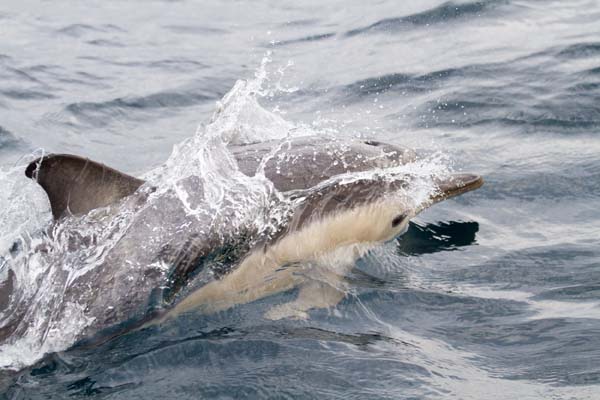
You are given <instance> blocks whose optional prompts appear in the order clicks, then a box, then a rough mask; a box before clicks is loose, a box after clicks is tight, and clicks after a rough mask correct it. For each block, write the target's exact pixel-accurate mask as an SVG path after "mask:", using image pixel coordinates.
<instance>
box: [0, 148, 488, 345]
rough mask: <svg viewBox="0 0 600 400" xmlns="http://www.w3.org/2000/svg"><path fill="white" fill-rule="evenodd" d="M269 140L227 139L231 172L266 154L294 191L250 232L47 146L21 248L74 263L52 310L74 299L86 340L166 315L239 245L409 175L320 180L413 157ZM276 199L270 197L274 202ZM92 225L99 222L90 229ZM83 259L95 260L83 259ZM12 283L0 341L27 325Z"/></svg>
mask: <svg viewBox="0 0 600 400" xmlns="http://www.w3.org/2000/svg"><path fill="white" fill-rule="evenodd" d="M274 148H277V144H276V143H272V142H266V143H260V144H254V145H247V146H230V148H229V150H230V151H231V153H232V154H233V155H234V157H235V159H236V161H237V163H238V166H239V169H240V171H242V172H243V173H244V174H246V175H248V176H253V175H254V174H255V173H256V171H257V168H258V167H259V165H260V163H261V161H262V160H263V158H264V157H265V156H267V155H270V158H269V159H268V161H267V162H266V163H265V164H264V175H265V176H266V178H268V179H269V180H270V181H271V182H272V183H273V186H274V188H275V189H277V190H278V191H279V192H281V193H283V195H284V197H286V198H290V199H291V198H293V199H298V200H296V202H295V203H294V204H295V206H294V207H293V209H292V210H291V211H290V212H288V213H287V214H286V215H287V217H286V218H284V220H283V221H281V222H280V223H279V224H278V225H277V226H276V227H275V228H274V229H272V230H260V229H259V228H257V227H256V226H253V224H251V223H249V224H246V225H242V226H236V227H235V228H231V229H229V228H228V226H227V225H225V226H224V225H219V226H215V224H214V221H215V220H214V219H213V218H212V216H211V215H209V214H208V213H207V215H206V216H200V217H197V218H190V216H189V215H188V214H187V213H186V210H185V209H184V207H183V206H182V203H181V201H180V200H179V198H178V197H177V196H175V195H174V193H173V192H172V191H169V190H167V191H164V192H161V193H160V194H159V195H156V194H155V193H154V192H155V188H153V187H152V186H151V185H149V184H147V183H144V182H143V181H142V180H140V179H137V178H134V177H131V176H128V175H125V174H123V173H120V172H119V171H116V170H114V169H112V168H109V167H107V166H104V165H102V164H99V163H96V162H93V161H90V160H87V159H83V158H80V157H76V156H70V155H49V156H46V157H44V158H42V159H38V160H36V161H34V162H32V163H31V164H30V165H29V166H28V168H27V169H26V175H27V176H28V177H30V178H33V179H36V180H37V182H38V183H39V184H40V185H41V186H42V187H43V188H44V190H45V191H46V193H47V194H48V198H49V200H50V204H51V208H52V213H53V216H54V218H55V223H54V224H53V226H52V227H51V228H49V229H48V232H47V235H48V237H49V238H50V240H48V241H46V243H45V244H44V245H43V246H38V247H37V248H32V249H29V252H30V255H31V254H34V253H36V252H37V253H43V254H45V257H46V259H47V260H48V262H49V263H54V264H58V263H61V264H69V265H71V267H72V268H74V269H77V270H78V271H80V273H79V275H78V276H76V277H75V278H73V277H68V278H67V277H63V281H62V283H63V286H62V287H61V290H60V296H59V297H58V302H57V303H58V304H55V308H54V309H53V310H52V312H53V313H54V317H53V319H54V320H60V319H61V318H68V315H67V311H66V310H65V309H64V308H63V307H62V305H64V304H69V303H77V304H79V305H82V306H83V307H84V308H83V310H84V313H85V315H86V316H87V317H92V318H93V321H92V322H91V323H90V324H89V325H88V326H87V327H86V328H85V329H83V331H82V332H81V334H80V335H79V338H80V339H83V338H85V339H86V340H92V341H96V340H106V339H107V338H110V337H112V336H115V335H118V334H121V333H123V332H125V331H128V330H131V329H134V328H136V327H139V326H141V325H143V324H144V323H146V322H147V321H149V320H151V319H153V318H156V317H157V316H161V315H164V313H165V310H169V309H172V308H174V307H175V306H176V305H177V304H178V303H181V302H182V300H183V299H185V297H186V296H187V295H188V294H190V293H192V292H194V291H197V290H198V288H202V287H203V286H204V285H207V284H208V283H210V282H214V281H219V280H221V279H223V278H224V277H226V276H228V275H229V274H230V273H231V271H233V270H235V268H236V266H237V265H239V264H240V262H241V261H242V260H243V259H244V257H245V256H246V255H247V254H249V252H251V251H255V250H256V249H257V248H261V246H262V247H264V248H265V249H266V248H267V246H270V245H273V244H274V243H278V242H279V241H281V240H282V238H284V237H285V236H286V235H288V234H290V233H292V232H294V231H297V230H299V229H301V228H302V227H303V226H304V225H305V224H307V223H308V222H310V221H315V220H318V219H322V218H324V217H326V216H327V215H328V214H330V213H333V212H338V211H339V210H340V209H350V208H352V207H355V206H357V205H361V204H365V203H369V202H373V201H376V200H377V199H379V198H381V196H383V195H384V194H385V193H388V192H389V190H390V189H397V188H399V187H402V185H405V184H407V183H406V182H404V181H403V180H397V181H395V182H391V183H390V182H385V183H384V182H381V181H378V180H369V179H365V180H359V181H357V182H354V183H353V184H351V185H345V184H341V183H339V182H337V183H336V182H332V183H331V184H327V182H329V181H328V180H330V179H331V178H332V177H336V176H338V175H340V174H344V173H349V172H359V171H367V170H372V169H373V168H382V167H383V168H384V167H393V166H397V165H402V164H405V163H408V162H411V161H414V160H415V157H416V155H415V153H414V152H413V151H412V150H409V149H405V148H402V147H398V146H393V145H389V144H384V143H379V142H373V141H366V142H358V141H355V142H354V141H353V142H326V141H323V140H322V139H319V138H305V139H295V140H291V141H289V142H287V143H286V144H285V145H282V146H280V147H279V148H278V149H277V150H276V151H275V152H274V153H273V149H274ZM482 183H483V181H482V179H481V177H479V176H477V175H455V176H454V177H450V178H448V179H447V180H444V181H440V182H438V186H439V189H440V190H439V191H438V192H437V193H436V194H435V195H433V196H432V197H431V199H430V202H429V204H433V203H435V202H438V201H441V200H443V199H445V198H448V197H451V196H455V195H458V194H461V193H464V192H466V191H469V190H473V189H476V188H478V187H479V186H481V184H482ZM180 186H182V187H184V188H186V190H187V192H188V194H190V195H191V202H192V203H195V204H199V205H202V202H203V201H204V200H203V199H204V197H203V196H204V186H203V183H202V182H201V181H200V179H198V178H197V177H193V176H192V177H188V178H185V179H184V180H183V181H182V182H180ZM233 201H235V199H233ZM278 201H280V198H278V197H276V196H274V198H273V203H272V204H273V207H277V202H278ZM400 215H402V214H400ZM228 218H229V219H231V218H235V215H234V214H227V212H225V214H224V215H223V218H222V219H221V220H220V221H227V220H228ZM107 221H108V222H107ZM405 222H406V223H407V221H405ZM390 223H394V222H392V221H390ZM94 224H96V225H99V226H101V229H96V230H93V229H92V230H91V233H90V226H93V225H94ZM82 232H87V233H82ZM107 242H108V243H111V245H110V246H107V247H106V250H105V251H101V254H100V255H97V254H96V253H94V251H96V250H97V249H98V248H99V247H100V246H101V245H103V244H105V243H107ZM56 243H66V249H65V248H64V246H63V248H61V249H56V248H54V247H53V246H55V245H56ZM92 255H93V257H92ZM90 259H92V261H90ZM89 263H93V264H95V266H94V267H93V268H87V266H88V264H89ZM10 267H12V268H18V267H19V266H18V265H14V266H10V265H9V268H10ZM58 280H59V281H60V279H58ZM18 291H19V289H18V284H17V282H16V281H15V279H14V273H13V272H12V271H11V270H9V273H8V274H7V278H6V280H5V281H4V282H2V283H0V307H2V309H0V311H2V312H4V316H5V317H4V318H3V319H2V320H0V343H1V342H5V341H10V340H12V338H14V337H17V336H19V335H22V334H24V332H25V330H26V329H27V328H28V327H29V326H30V325H31V323H32V320H31V319H32V318H33V317H31V318H30V315H31V313H30V312H29V311H28V309H27V301H22V300H23V299H21V298H20V297H19V295H18ZM15 294H16V295H15Z"/></svg>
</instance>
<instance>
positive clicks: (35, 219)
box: [0, 0, 600, 399]
mask: <svg viewBox="0 0 600 400" xmlns="http://www.w3.org/2000/svg"><path fill="white" fill-rule="evenodd" d="M0 38H1V39H0V207H1V210H0V278H2V279H5V276H6V273H7V272H6V270H7V269H8V268H9V266H10V265H11V264H10V263H8V261H7V260H8V259H9V258H10V254H11V252H12V251H14V248H11V246H12V243H13V242H14V240H15V239H16V238H19V237H22V236H23V235H28V234H31V235H35V232H36V230H38V231H39V229H41V228H43V227H44V226H45V225H46V224H48V221H49V212H48V206H47V204H46V203H45V199H44V198H43V196H41V195H40V193H39V190H37V188H36V187H35V184H34V183H32V182H30V181H28V180H27V179H26V178H25V177H24V175H23V171H24V166H25V165H26V164H27V162H28V161H30V160H32V159H33V157H35V156H39V155H41V154H43V153H44V152H45V153H72V154H78V155H82V156H85V157H89V158H91V159H93V160H97V161H100V162H102V163H105V164H107V165H110V166H112V167H114V168H117V169H119V170H121V171H124V172H127V173H129V174H132V175H136V176H141V175H143V174H145V173H147V172H148V171H151V170H153V169H155V168H157V167H159V166H160V165H161V164H162V163H164V162H165V161H166V160H167V159H168V158H169V156H170V155H171V154H172V150H173V146H174V145H176V144H178V143H181V142H182V141H184V140H185V139H187V138H190V137H194V135H201V134H202V132H203V130H204V129H206V126H207V125H209V124H210V122H211V121H214V119H215V117H214V116H213V115H214V114H215V111H216V110H218V109H219V110H223V109H225V110H226V111H223V112H222V113H221V114H220V115H221V116H222V115H225V116H226V117H227V118H229V119H228V121H230V120H232V121H233V120H235V124H236V129H237V130H236V132H237V134H238V135H241V136H242V137H243V138H246V139H250V140H254V141H256V140H267V139H272V138H273V137H278V135H279V136H281V135H286V134H289V133H290V132H292V134H294V133H298V132H302V133H309V134H317V135H319V134H323V135H324V134H329V135H334V136H337V137H340V138H353V137H364V138H372V139H376V140H380V141H385V142H389V143H393V144H398V145H404V146H409V147H412V148H415V149H416V150H417V151H418V152H419V153H420V154H424V155H432V154H438V155H440V154H441V155H442V159H443V160H445V161H444V163H445V165H446V166H447V167H448V168H452V169H453V170H455V171H467V172H474V173H478V174H481V175H482V176H483V177H484V179H485V185H484V186H483V187H482V188H481V189H479V190H477V191H475V192H472V193H468V194H466V195H464V196H461V197H458V198H456V199H452V200H449V201H446V202H443V203H440V204H437V205H435V206H434V207H432V208H431V209H429V210H427V211H425V212H424V213H422V214H421V215H419V216H418V217H417V218H416V219H415V220H413V221H412V222H411V226H410V228H409V230H408V232H407V233H406V234H405V235H403V236H401V237H400V238H398V239H397V240H394V241H392V242H389V243H386V244H384V245H382V246H380V247H378V248H376V249H374V250H373V251H371V252H369V253H368V254H367V255H366V256H365V257H363V258H361V259H360V260H359V261H358V262H357V263H356V266H355V267H356V268H355V270H356V271H362V272H364V276H363V275H362V274H360V273H357V274H356V276H353V277H348V280H349V282H350V289H349V290H348V293H347V295H346V297H345V298H344V300H342V302H341V303H340V304H338V305H337V306H336V307H334V308H332V309H327V310H314V311H311V312H310V313H309V314H310V318H309V319H307V320H293V319H283V320H280V321H271V320H268V319H265V318H264V313H265V311H266V310H268V309H269V308H270V307H271V306H273V305H277V304H281V303H284V302H287V301H290V300H291V299H293V298H294V296H295V295H296V294H297V291H289V292H285V293H280V294H276V295H273V296H270V297H267V298H265V299H262V300H258V301H256V302H253V303H249V304H244V305H240V306H237V307H234V308H233V309H230V310H227V311H223V312H219V313H217V314H213V315H209V316H206V315H195V314H193V313H191V314H189V315H185V316H182V317H181V318H179V319H177V320H174V321H171V322H169V323H168V324H166V326H164V327H162V328H161V329H145V330H140V331H136V332H132V333H130V334H127V335H124V336H120V337H117V338H114V339H112V340H110V341H108V342H106V343H103V344H100V345H97V346H75V347H71V344H72V343H71V342H69V337H70V336H69V335H70V334H71V333H73V332H75V331H76V329H77V327H78V326H79V325H78V324H79V323H80V322H79V321H78V320H77V318H73V319H72V320H69V321H62V323H63V325H61V326H60V329H59V330H58V331H57V332H53V333H52V334H51V335H48V332H43V331H39V332H38V331H31V332H30V334H31V337H32V338H38V339H36V340H37V341H36V340H33V339H32V341H30V342H27V343H18V344H14V345H13V346H12V347H11V346H8V345H6V346H4V347H3V348H2V349H0V365H2V366H3V369H4V371H3V373H0V377H1V378H0V380H2V382H1V383H0V388H2V391H3V394H2V395H0V398H3V399H38V398H39V399H42V398H43V399H48V398H53V399H55V398H71V399H73V398H88V397H92V398H107V399H138V398H139V399H149V398H156V399H158V398H161V399H162V398H178V399H188V398H189V399H197V398H224V399H233V398H290V399H291V398H293V399H302V398H315V399H330V398H331V399H365V398H368V399H600V2H598V1H585V0H569V1H550V0H548V1H540V0H518V1H517V0H489V1H450V2H444V1H438V0H422V1H403V2H399V1H392V0H378V1H373V2H363V1H356V0H350V1H348V0H343V1H337V0H336V1H329V2H323V1H296V0H295V1H287V0H284V1H234V0H225V1H223V0H219V1H214V0H205V1H193V0H180V1H166V0H165V1H159V0H153V1H146V0H128V1H120V0H106V1H96V2H92V1H70V0H55V1H42V0H39V1H31V0H21V1H15V0H4V1H2V4H1V5H0ZM236 82H239V84H238V86H236ZM239 85H241V86H244V85H246V86H245V87H246V88H248V87H253V89H252V90H247V91H245V92H243V93H240V92H236V91H235V90H234V91H232V92H230V91H231V90H232V88H234V87H238V88H239V87H240V86H239ZM227 93H230V96H229V100H232V99H233V100H232V101H233V103H235V107H224V106H223V104H229V103H227V101H225V100H223V97H224V96H225V95H226V94H227ZM217 114H218V113H217ZM211 118H212V119H211ZM217 118H218V117H217ZM225 133H226V132H225ZM171 160H173V158H171ZM12 267H13V268H14V267H15V266H14V265H12ZM26 267H27V268H25V266H23V268H24V269H26V270H27V271H28V273H30V272H31V274H33V275H27V274H23V276H21V277H20V278H19V279H24V280H26V279H30V278H31V279H32V280H31V285H34V286H35V285H37V284H39V283H40V281H44V278H45V277H47V276H49V275H45V274H50V273H52V271H50V272H48V270H45V269H44V268H45V267H47V266H44V265H37V266H36V265H34V264H27V266H26ZM34 267H39V268H41V269H38V270H35V271H34V269H35V268H34ZM40 271H42V272H40ZM32 277H33V278H32ZM28 284H29V283H28ZM35 287H37V286H35ZM36 296H38V297H35V302H34V304H32V305H31V307H36V306H37V307H39V308H40V309H42V310H43V309H44V308H43V304H45V303H44V301H43V300H44V298H43V292H39V291H38V293H37V294H36ZM46 300H47V299H46ZM40 304H41V305H42V306H40ZM57 329H58V328H57ZM40 337H43V338H44V339H43V340H41V339H39V338H40Z"/></svg>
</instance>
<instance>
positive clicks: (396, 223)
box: [287, 174, 483, 251]
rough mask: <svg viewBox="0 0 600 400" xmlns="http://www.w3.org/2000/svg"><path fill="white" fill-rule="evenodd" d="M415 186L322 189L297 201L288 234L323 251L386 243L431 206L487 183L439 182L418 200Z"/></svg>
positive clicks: (368, 182)
mask: <svg viewBox="0 0 600 400" xmlns="http://www.w3.org/2000/svg"><path fill="white" fill-rule="evenodd" d="M415 184H416V183H415V182H414V181H413V180H411V179H410V178H409V177H398V178H397V179H389V178H372V179H371V178H365V179H357V180H355V181H352V182H337V183H336V182H333V183H331V182H330V183H327V184H324V185H321V186H319V187H317V188H314V189H313V190H311V191H310V193H309V194H308V195H307V196H302V197H301V198H300V199H299V201H298V207H297V208H296V209H295V212H294V215H293V217H292V220H291V221H290V225H289V227H288V229H287V231H288V232H290V230H291V231H303V230H308V231H311V232H312V233H311V234H310V237H313V238H314V240H315V241H317V242H320V243H323V244H324V248H323V249H321V250H320V251H325V250H326V249H331V248H334V247H337V246H341V245H346V244H352V243H378V242H385V241H388V240H391V239H393V238H395V237H397V236H399V235H401V234H402V233H404V232H405V231H406V229H407V228H408V223H409V221H410V220H411V219H412V218H413V217H415V216H416V215H417V214H419V213H420V212H421V211H423V210H424V209H426V208H427V207H429V206H431V205H433V204H435V203H438V202H440V201H442V200H444V199H448V198H450V197H454V196H457V195H459V194H463V193H466V192H468V191H471V190H474V189H477V188H479V187H480V186H481V185H482V184H483V179H482V178H481V176H479V175H473V174H454V175H450V176H448V177H445V178H437V179H435V180H434V186H435V188H434V190H430V191H429V192H428V193H427V195H425V196H415V195H414V192H413V190H412V189H413V185H415ZM327 243H329V244H327ZM315 248H320V246H315Z"/></svg>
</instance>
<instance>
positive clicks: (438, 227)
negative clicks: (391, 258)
mask: <svg viewBox="0 0 600 400" xmlns="http://www.w3.org/2000/svg"><path fill="white" fill-rule="evenodd" d="M478 231H479V224H478V223H477V222H474V221H470V222H463V221H448V222H439V223H437V224H425V225H419V224H418V223H413V222H411V223H410V226H409V228H408V231H407V232H406V233H405V234H404V235H403V236H401V237H400V238H399V239H398V251H399V252H400V254H404V255H411V256H418V255H420V254H428V253H436V252H439V251H452V250H457V249H458V248H460V247H463V246H469V245H472V244H474V243H476V240H475V236H476V234H477V232H478Z"/></svg>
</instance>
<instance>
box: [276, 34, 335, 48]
mask: <svg viewBox="0 0 600 400" xmlns="http://www.w3.org/2000/svg"><path fill="white" fill-rule="evenodd" d="M335 35H336V34H335V32H328V33H321V34H316V35H309V36H304V37H301V38H298V39H288V40H278V41H276V42H274V43H273V45H275V46H287V45H290V44H297V43H308V42H317V41H320V40H325V39H331V38H333V37H335Z"/></svg>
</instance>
